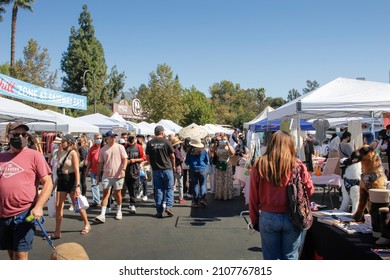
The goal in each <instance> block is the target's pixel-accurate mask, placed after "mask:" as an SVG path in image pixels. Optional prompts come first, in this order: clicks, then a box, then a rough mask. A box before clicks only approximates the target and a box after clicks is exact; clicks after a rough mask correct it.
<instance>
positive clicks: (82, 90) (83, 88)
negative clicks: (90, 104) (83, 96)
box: [81, 70, 96, 114]
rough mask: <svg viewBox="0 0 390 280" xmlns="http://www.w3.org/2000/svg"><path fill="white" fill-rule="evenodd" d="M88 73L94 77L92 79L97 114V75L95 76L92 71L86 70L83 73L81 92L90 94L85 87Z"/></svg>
mask: <svg viewBox="0 0 390 280" xmlns="http://www.w3.org/2000/svg"><path fill="white" fill-rule="evenodd" d="M87 72H89V73H90V74H91V75H92V78H93V88H92V89H93V96H94V112H95V114H96V88H95V82H96V80H95V75H94V74H93V72H92V71H91V70H85V71H84V73H83V87H82V88H81V92H88V88H87V87H86V85H85V75H86V74H87Z"/></svg>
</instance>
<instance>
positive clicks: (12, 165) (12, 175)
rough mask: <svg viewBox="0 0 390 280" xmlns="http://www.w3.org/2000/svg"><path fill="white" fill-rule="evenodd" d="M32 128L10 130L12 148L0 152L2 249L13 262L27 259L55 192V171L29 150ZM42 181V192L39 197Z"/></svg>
mask: <svg viewBox="0 0 390 280" xmlns="http://www.w3.org/2000/svg"><path fill="white" fill-rule="evenodd" d="M28 130H29V128H28V126H27V125H25V124H22V123H20V122H15V123H12V124H11V125H10V126H9V128H8V140H9V143H10V145H11V149H10V150H9V151H8V152H5V153H0V250H7V251H8V255H9V258H10V259H11V260H27V259H28V252H29V251H30V250H31V249H32V243H33V240H34V231H35V226H34V223H28V222H26V221H25V219H26V217H27V216H29V215H33V216H34V217H35V219H40V218H41V217H42V216H43V206H44V205H45V203H46V201H47V200H48V199H49V196H50V194H51V192H52V190H53V181H52V179H51V170H50V167H49V165H48V164H47V162H46V160H45V158H44V157H43V155H42V154H41V153H40V152H38V151H35V150H32V149H29V148H27V143H28V137H29V135H28V133H27V131H28ZM39 182H41V183H42V185H43V187H42V191H41V192H40V194H38V186H39Z"/></svg>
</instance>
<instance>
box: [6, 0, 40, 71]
mask: <svg viewBox="0 0 390 280" xmlns="http://www.w3.org/2000/svg"><path fill="white" fill-rule="evenodd" d="M4 2H5V3H6V4H8V3H10V2H11V1H4ZM13 2H14V5H13V7H12V21H11V74H12V72H13V69H12V68H13V67H14V66H15V49H16V21H17V18H18V11H19V8H21V9H24V10H29V11H30V12H33V8H32V6H31V4H32V3H35V0H14V1H13Z"/></svg>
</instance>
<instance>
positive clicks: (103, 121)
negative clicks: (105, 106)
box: [76, 113, 126, 133]
mask: <svg viewBox="0 0 390 280" xmlns="http://www.w3.org/2000/svg"><path fill="white" fill-rule="evenodd" d="M76 119H78V120H82V121H85V122H87V123H91V124H93V125H96V126H98V127H99V131H100V133H106V132H107V131H109V130H112V129H113V128H114V127H126V125H124V124H122V123H120V122H119V121H116V120H114V119H111V118H109V117H107V116H105V115H102V114H99V113H96V114H91V115H86V116H82V117H78V118H76Z"/></svg>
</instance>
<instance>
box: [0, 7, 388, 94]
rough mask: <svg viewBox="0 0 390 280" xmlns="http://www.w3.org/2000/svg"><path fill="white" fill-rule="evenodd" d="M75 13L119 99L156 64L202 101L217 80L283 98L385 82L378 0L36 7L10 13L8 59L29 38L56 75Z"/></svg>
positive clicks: (5, 30) (0, 26)
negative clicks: (313, 85)
mask: <svg viewBox="0 0 390 280" xmlns="http://www.w3.org/2000/svg"><path fill="white" fill-rule="evenodd" d="M83 4H87V5H88V10H89V11H90V13H91V16H92V19H93V25H94V27H95V30H96V33H95V35H96V37H97V38H98V39H99V40H100V42H101V43H102V45H103V48H104V50H105V57H106V62H107V65H108V67H109V68H108V69H111V67H112V66H113V65H117V68H118V70H119V71H121V72H122V71H124V72H125V74H126V76H127V79H126V86H125V91H127V89H129V88H132V87H139V86H140V85H141V84H142V83H145V84H147V83H148V81H149V73H150V72H152V71H155V70H156V67H157V65H158V64H162V63H166V64H168V65H169V66H171V67H172V70H173V72H174V74H178V75H179V78H180V81H181V84H182V85H183V87H191V86H192V85H194V86H195V87H196V88H197V89H198V90H200V91H202V92H204V93H205V94H206V95H207V96H209V91H208V89H209V87H210V86H211V85H212V84H213V83H215V82H220V81H222V80H229V81H232V82H233V83H239V84H240V85H241V88H261V87H263V88H265V90H266V95H267V96H271V97H283V98H286V97H287V94H288V91H289V90H290V89H292V88H295V89H297V90H298V91H300V92H302V88H304V87H305V86H306V80H316V81H317V82H319V84H320V85H324V84H326V83H328V82H330V81H332V80H334V79H336V78H337V77H346V78H356V77H365V78H366V79H367V80H371V81H378V82H386V83H387V82H389V70H390V15H389V11H390V1H388V0H378V1H367V0H327V1H319V0H302V1H301V0H295V1H288V0H285V1H282V0H272V1H271V0H242V1H238V0H236V1H233V0H137V1H132V0H112V1H103V0H89V1H87V0H84V1H79V0H71V1H59V0H36V3H35V4H33V8H34V12H33V13H30V12H28V11H24V10H19V16H18V24H17V33H16V43H17V49H16V57H17V58H18V59H19V58H22V57H23V53H22V52H23V47H24V46H26V44H27V41H28V40H29V39H31V38H33V39H35V40H37V41H38V43H39V45H40V46H41V47H42V48H47V49H48V51H49V55H50V58H51V66H52V70H53V69H58V70H59V69H60V61H61V57H62V53H63V52H65V51H66V50H67V46H68V39H69V35H70V29H71V27H72V26H75V27H76V28H78V27H79V25H78V17H79V15H80V13H81V11H82V5H83ZM11 8H12V7H11V6H9V7H8V11H7V13H6V14H5V15H4V21H3V22H1V23H0V63H5V62H9V59H10V32H11V23H10V21H11V10H12V9H11ZM59 76H60V77H61V76H63V73H62V72H61V71H60V70H59ZM60 83H61V81H60V80H59V81H58V84H59V85H60Z"/></svg>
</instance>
